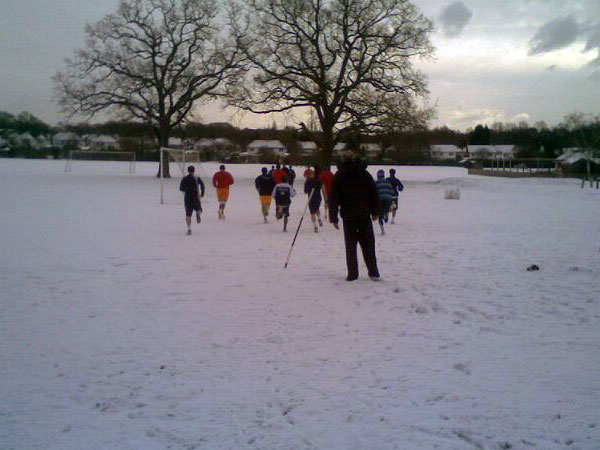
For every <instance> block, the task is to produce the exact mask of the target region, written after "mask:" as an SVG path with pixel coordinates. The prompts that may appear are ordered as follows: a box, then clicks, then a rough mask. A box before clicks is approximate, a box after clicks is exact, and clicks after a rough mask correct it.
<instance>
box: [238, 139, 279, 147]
mask: <svg viewBox="0 0 600 450" xmlns="http://www.w3.org/2000/svg"><path fill="white" fill-rule="evenodd" d="M246 147H247V148H249V149H260V148H270V149H273V150H280V149H285V145H283V144H282V143H281V142H280V141H278V140H275V139H270V140H268V139H256V140H254V141H252V142H250V143H249V144H248V145H247V146H246Z"/></svg>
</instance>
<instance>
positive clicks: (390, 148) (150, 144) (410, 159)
mask: <svg viewBox="0 0 600 450" xmlns="http://www.w3.org/2000/svg"><path fill="white" fill-rule="evenodd" d="M59 130H60V131H71V132H74V133H76V134H78V135H80V136H83V135H90V134H106V135H111V136H114V137H118V138H119V140H120V141H121V143H122V145H125V143H127V142H135V144H130V148H128V150H130V151H137V152H147V153H149V154H150V158H151V159H153V158H154V157H155V154H156V153H157V152H156V148H157V144H156V141H155V134H154V130H153V129H152V127H151V126H150V125H148V124H145V123H141V122H134V121H107V122H103V123H78V124H69V125H61V126H59V127H52V126H50V125H48V124H46V123H44V122H43V121H42V120H40V119H38V118H37V117H35V116H34V115H32V114H30V113H27V112H22V113H20V114H18V115H13V114H10V113H8V112H3V111H0V137H2V138H5V139H6V138H8V137H9V136H10V135H14V134H22V133H29V134H31V135H32V136H34V137H38V136H44V135H46V136H51V135H53V134H55V133H57V132H58V131H59ZM315 133H316V132H314V131H311V132H308V131H307V130H306V129H304V128H297V129H296V128H292V127H286V128H283V129H277V128H275V127H274V126H271V127H268V128H259V129H249V128H245V129H241V128H237V127H234V126H233V125H230V124H229V123H213V124H203V123H198V122H192V121H188V122H185V123H183V124H182V125H180V126H178V127H176V128H174V130H173V133H172V136H173V137H179V138H182V139H191V140H197V139H202V138H209V139H216V138H224V139H228V140H229V141H231V142H232V143H233V144H234V145H235V146H236V147H237V148H239V149H242V148H244V147H245V146H246V145H247V144H249V143H250V142H251V141H253V140H257V139H264V140H270V139H276V140H279V141H281V142H282V143H283V144H284V145H286V147H288V149H290V151H291V153H292V156H293V155H294V153H297V152H298V149H297V148H296V147H297V146H296V144H295V143H296V142H298V141H311V140H312V138H313V137H314V135H315ZM128 139H129V140H130V141H128ZM340 140H341V141H342V142H345V143H346V144H347V145H348V147H350V148H352V149H355V150H358V149H359V148H360V144H362V143H377V144H380V145H381V148H382V153H381V154H380V155H378V157H377V160H379V161H383V162H385V161H389V162H397V163H407V164H422V163H429V162H430V159H429V155H428V152H427V150H428V147H429V145H433V144H454V145H456V146H457V147H459V148H465V147H466V146H467V145H489V144H494V145H502V144H510V145H514V146H516V148H517V149H518V154H517V157H519V158H555V157H556V156H558V155H560V153H561V152H562V150H563V149H564V148H569V147H579V148H581V149H585V150H586V151H587V152H589V154H590V155H591V156H597V155H599V153H598V149H599V148H600V117H587V116H585V115H583V114H581V113H573V114H569V115H567V116H566V117H565V118H564V120H563V121H562V122H561V123H560V124H558V125H556V126H553V127H549V126H547V125H546V124H544V123H543V122H538V123H536V124H535V125H533V126H530V125H528V124H527V123H524V122H522V123H519V124H511V123H495V124H493V125H492V126H491V127H488V126H487V125H477V126H476V127H475V128H473V129H471V130H467V131H464V132H462V131H456V130H452V129H450V128H448V127H438V128H432V129H427V128H425V129H417V130H406V131H401V132H382V133H378V134H363V133H356V132H346V133H343V134H342V135H341V138H340ZM140 142H141V144H140Z"/></svg>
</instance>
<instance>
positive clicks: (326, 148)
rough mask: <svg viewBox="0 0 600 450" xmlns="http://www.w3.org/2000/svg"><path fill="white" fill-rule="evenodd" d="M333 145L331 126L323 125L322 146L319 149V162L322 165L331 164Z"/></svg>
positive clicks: (327, 165)
mask: <svg viewBox="0 0 600 450" xmlns="http://www.w3.org/2000/svg"><path fill="white" fill-rule="evenodd" d="M333 147H334V142H333V127H323V148H322V150H321V163H322V164H323V167H329V166H331V161H332V159H333Z"/></svg>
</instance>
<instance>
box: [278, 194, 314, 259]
mask: <svg viewBox="0 0 600 450" xmlns="http://www.w3.org/2000/svg"><path fill="white" fill-rule="evenodd" d="M316 188H317V187H316V186H315V187H314V188H313V189H312V191H310V195H309V196H308V201H307V202H306V206H305V207H304V211H303V212H302V217H300V222H299V223H298V228H296V234H294V240H293V241H292V245H291V246H290V251H289V253H288V255H287V259H286V260H285V265H284V266H283V268H284V269H287V266H288V262H289V261H290V256H292V249H293V248H294V244H295V243H296V238H297V237H298V231H300V227H301V226H302V221H303V220H304V215H305V214H306V210H307V209H308V204H309V203H310V199H311V198H312V196H313V194H314V193H315V190H316Z"/></svg>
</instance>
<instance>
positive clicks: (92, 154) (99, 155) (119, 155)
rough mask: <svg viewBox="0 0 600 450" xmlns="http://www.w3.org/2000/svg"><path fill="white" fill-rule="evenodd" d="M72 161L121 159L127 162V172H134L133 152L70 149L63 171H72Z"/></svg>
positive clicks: (134, 160)
mask: <svg viewBox="0 0 600 450" xmlns="http://www.w3.org/2000/svg"><path fill="white" fill-rule="evenodd" d="M73 161H123V162H127V163H128V168H127V170H128V173H129V174H130V175H131V174H133V173H135V162H136V157H135V152H121V151H109V150H106V151H102V150H98V151H96V150H71V151H69V156H68V157H67V160H66V162H65V172H72V171H73Z"/></svg>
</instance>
